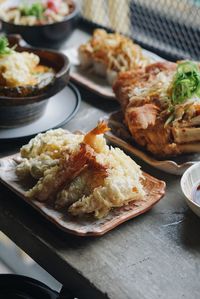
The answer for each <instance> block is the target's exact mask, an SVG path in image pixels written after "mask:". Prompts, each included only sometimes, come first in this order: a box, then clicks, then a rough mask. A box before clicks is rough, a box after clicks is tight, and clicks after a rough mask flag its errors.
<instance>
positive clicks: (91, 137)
mask: <svg viewBox="0 0 200 299" xmlns="http://www.w3.org/2000/svg"><path fill="white" fill-rule="evenodd" d="M109 130H110V128H109V127H108V126H107V123H106V122H105V121H101V122H99V123H98V125H97V126H96V128H94V129H93V130H91V131H90V132H88V133H87V134H86V135H85V137H84V139H83V142H84V143H85V144H88V145H89V146H91V147H92V148H93V149H94V150H95V151H96V152H97V153H99V152H102V150H103V149H105V148H106V144H105V142H104V139H103V138H102V136H98V135H101V134H104V133H106V132H107V131H109Z"/></svg>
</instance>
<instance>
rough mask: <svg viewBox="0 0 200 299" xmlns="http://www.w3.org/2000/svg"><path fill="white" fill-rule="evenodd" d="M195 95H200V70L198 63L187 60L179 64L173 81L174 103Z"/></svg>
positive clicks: (179, 102)
mask: <svg viewBox="0 0 200 299" xmlns="http://www.w3.org/2000/svg"><path fill="white" fill-rule="evenodd" d="M194 96H198V97H199V96H200V71H199V68H198V66H197V64H195V63H194V62H191V61H186V62H183V63H180V64H179V65H178V68H177V72H176V74H175V76H174V79H173V82H172V88H171V98H172V104H173V105H177V104H181V103H183V102H184V101H185V100H187V99H189V98H191V97H194Z"/></svg>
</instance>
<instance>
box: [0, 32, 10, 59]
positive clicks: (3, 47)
mask: <svg viewBox="0 0 200 299" xmlns="http://www.w3.org/2000/svg"><path fill="white" fill-rule="evenodd" d="M10 53H12V49H11V48H9V43H8V39H7V38H6V37H5V36H1V37H0V55H7V54H10Z"/></svg>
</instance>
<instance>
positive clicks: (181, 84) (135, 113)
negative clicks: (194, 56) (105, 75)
mask: <svg viewBox="0 0 200 299" xmlns="http://www.w3.org/2000/svg"><path fill="white" fill-rule="evenodd" d="M113 90H114V92H115V94H116V97H117V99H118V101H119V102H120V104H121V107H122V110H123V113H124V120H125V124H126V125H127V127H128V129H129V131H130V132H131V135H132V136H133V139H134V140H135V141H136V142H137V143H138V144H139V145H141V146H142V147H144V148H146V149H147V150H148V151H150V152H151V153H153V154H154V155H156V156H160V157H167V156H175V155H178V154H181V153H193V152H199V151H200V70H199V65H198V64H197V63H194V62H191V61H183V62H178V63H177V64H176V63H171V62H158V63H154V64H151V65H148V66H147V67H146V68H144V69H140V70H136V71H129V72H124V73H121V74H120V75H119V76H118V79H117V80H116V82H115V84H114V86H113Z"/></svg>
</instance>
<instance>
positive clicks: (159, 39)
mask: <svg viewBox="0 0 200 299" xmlns="http://www.w3.org/2000/svg"><path fill="white" fill-rule="evenodd" d="M81 7H82V16H83V18H84V19H85V20H87V21H91V22H92V23H95V24H97V25H101V26H104V27H107V28H109V29H111V30H115V31H118V32H121V33H124V34H126V35H129V36H131V37H132V38H133V39H134V40H135V41H136V42H138V43H139V44H141V45H142V46H143V47H146V48H147V49H149V50H152V51H154V52H156V53H158V54H160V55H162V56H164V57H167V58H169V59H172V60H176V59H182V58H190V59H195V60H199V59H200V0H82V1H81Z"/></svg>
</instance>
